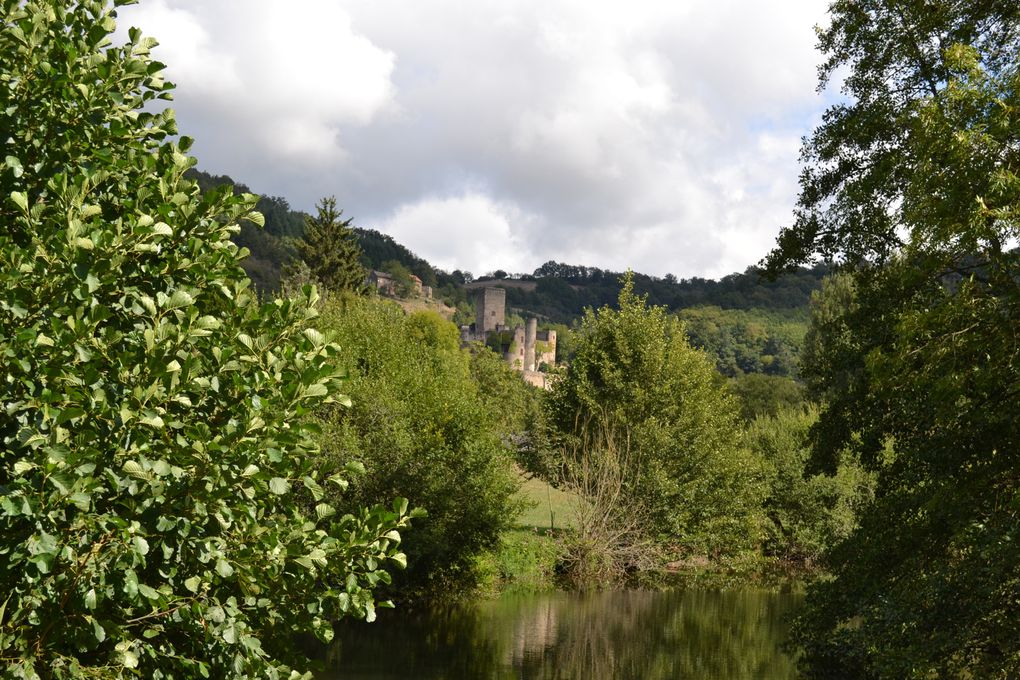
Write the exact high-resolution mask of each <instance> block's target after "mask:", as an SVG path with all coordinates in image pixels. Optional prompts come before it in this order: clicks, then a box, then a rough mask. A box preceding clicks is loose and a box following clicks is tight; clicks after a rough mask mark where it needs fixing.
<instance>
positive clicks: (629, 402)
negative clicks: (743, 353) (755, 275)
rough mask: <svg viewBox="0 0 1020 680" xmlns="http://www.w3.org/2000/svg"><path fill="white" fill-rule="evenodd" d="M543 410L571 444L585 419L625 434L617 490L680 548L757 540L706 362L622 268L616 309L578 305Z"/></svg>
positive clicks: (748, 470) (723, 403)
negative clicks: (630, 472)
mask: <svg viewBox="0 0 1020 680" xmlns="http://www.w3.org/2000/svg"><path fill="white" fill-rule="evenodd" d="M575 342H576V345H575V347H576V350H575V354H574V359H573V361H572V362H571V363H570V366H569V368H568V369H567V371H566V374H565V375H564V377H563V378H562V379H561V380H559V381H557V382H556V383H554V386H553V389H552V391H551V392H550V393H549V407H550V418H551V419H552V423H553V425H554V426H555V427H556V428H557V430H558V431H559V432H560V433H562V435H564V436H565V437H566V447H567V448H568V450H569V449H572V448H576V447H577V445H578V443H579V442H578V439H579V438H581V437H582V435H583V434H584V433H585V429H586V428H588V427H589V425H590V424H591V423H596V424H598V423H608V425H609V427H610V428H611V430H612V431H613V432H615V433H618V434H625V435H626V436H627V438H628V439H629V441H628V442H623V443H617V444H616V445H615V448H616V449H617V450H620V451H622V450H628V451H629V453H628V457H629V458H630V459H632V460H634V461H635V464H636V465H637V466H638V472H637V474H636V475H635V477H634V479H635V481H633V482H632V483H630V484H628V485H627V487H626V488H625V492H626V494H627V495H628V496H629V497H631V498H633V499H638V500H640V502H641V504H642V506H643V507H644V508H646V509H647V511H648V513H649V518H650V519H651V521H652V522H653V523H654V524H653V526H654V529H653V531H654V533H656V534H657V535H659V536H662V537H664V538H667V539H669V540H670V541H673V542H679V543H680V545H681V546H682V547H683V548H685V549H688V550H697V551H711V552H732V551H736V550H739V549H741V548H747V547H750V546H752V545H755V544H756V543H757V540H758V538H759V535H758V523H757V520H758V518H757V514H756V512H757V509H758V508H759V507H760V501H761V494H762V487H761V485H760V480H759V479H757V478H756V475H757V473H758V472H759V471H760V470H759V466H758V465H757V463H756V461H754V460H752V459H751V457H750V455H749V453H748V452H747V451H746V450H744V449H743V448H742V447H741V446H740V442H739V427H738V424H737V423H738V420H737V409H736V403H735V401H734V399H733V398H732V397H731V396H730V395H729V393H728V391H727V390H726V387H725V383H724V381H723V378H722V376H720V375H719V374H718V373H717V372H716V370H715V368H714V365H713V361H712V360H711V359H710V358H709V357H708V356H707V355H706V354H705V353H704V352H701V351H699V350H695V349H693V348H692V347H691V346H690V345H689V344H688V342H687V338H686V335H685V333H684V331H683V327H682V326H681V324H680V322H679V321H677V319H676V318H675V317H672V316H671V315H669V314H668V313H667V312H666V310H665V309H664V308H662V307H648V306H647V305H646V304H645V300H644V299H643V298H641V297H638V296H637V295H636V294H635V293H634V288H633V281H632V280H631V279H630V277H629V276H628V277H627V278H626V280H625V282H624V286H623V290H622V291H621V293H620V297H619V307H618V309H612V308H610V307H603V308H602V309H599V310H598V311H593V310H588V312H587V313H586V314H585V316H584V319H583V320H582V322H581V326H580V328H579V329H578V331H577V333H576V335H575Z"/></svg>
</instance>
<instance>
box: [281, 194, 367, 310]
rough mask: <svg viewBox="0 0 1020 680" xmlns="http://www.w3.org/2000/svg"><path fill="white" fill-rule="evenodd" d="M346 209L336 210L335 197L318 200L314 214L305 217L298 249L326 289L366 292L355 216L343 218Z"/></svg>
mask: <svg viewBox="0 0 1020 680" xmlns="http://www.w3.org/2000/svg"><path fill="white" fill-rule="evenodd" d="M343 212H344V211H343V210H338V209H337V207H336V197H335V196H330V197H329V198H323V199H322V200H321V201H319V204H318V205H317V206H316V215H315V217H306V218H305V235H304V238H303V239H302V240H300V241H298V243H297V250H298V254H299V255H300V256H301V259H302V260H304V262H305V264H307V265H308V268H309V269H310V270H311V273H312V276H313V277H315V279H317V280H318V282H319V283H321V284H322V286H323V288H326V289H328V290H330V291H334V292H339V291H350V292H352V293H356V294H359V295H360V294H364V293H365V291H366V287H365V268H364V267H363V266H362V265H361V246H359V245H358V241H357V237H356V236H355V235H354V229H353V228H352V226H351V222H352V220H353V218H350V217H349V218H347V219H346V220H344V219H341V217H342V216H343Z"/></svg>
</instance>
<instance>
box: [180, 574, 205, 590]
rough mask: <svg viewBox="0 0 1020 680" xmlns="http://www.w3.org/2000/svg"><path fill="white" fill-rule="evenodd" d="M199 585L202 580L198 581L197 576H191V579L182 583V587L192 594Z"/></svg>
mask: <svg viewBox="0 0 1020 680" xmlns="http://www.w3.org/2000/svg"><path fill="white" fill-rule="evenodd" d="M201 585H202V579H200V578H199V577H197V576H192V577H191V578H188V579H185V581H184V587H185V588H187V589H188V590H190V591H191V592H193V593H197V592H198V589H199V587H200V586H201Z"/></svg>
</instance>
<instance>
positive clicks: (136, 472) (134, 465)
mask: <svg viewBox="0 0 1020 680" xmlns="http://www.w3.org/2000/svg"><path fill="white" fill-rule="evenodd" d="M122 469H123V470H124V472H125V473H127V474H129V475H131V476H132V477H143V478H144V477H145V468H143V467H142V465H141V463H139V462H138V461H137V460H129V461H127V462H125V463H124V467H123V468H122Z"/></svg>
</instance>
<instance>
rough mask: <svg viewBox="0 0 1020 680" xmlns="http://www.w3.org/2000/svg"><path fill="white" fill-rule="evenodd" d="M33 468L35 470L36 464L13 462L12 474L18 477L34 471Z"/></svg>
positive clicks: (24, 461) (20, 461)
mask: <svg viewBox="0 0 1020 680" xmlns="http://www.w3.org/2000/svg"><path fill="white" fill-rule="evenodd" d="M35 468H36V464H35V463H30V462H29V461H27V460H19V461H15V463H14V474H15V475H16V476H19V477H20V476H21V475H23V474H25V473H26V472H28V471H29V470H34V469H35Z"/></svg>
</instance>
